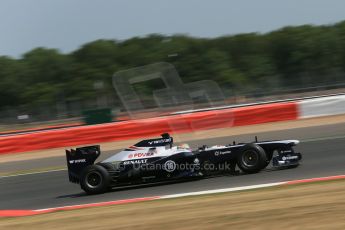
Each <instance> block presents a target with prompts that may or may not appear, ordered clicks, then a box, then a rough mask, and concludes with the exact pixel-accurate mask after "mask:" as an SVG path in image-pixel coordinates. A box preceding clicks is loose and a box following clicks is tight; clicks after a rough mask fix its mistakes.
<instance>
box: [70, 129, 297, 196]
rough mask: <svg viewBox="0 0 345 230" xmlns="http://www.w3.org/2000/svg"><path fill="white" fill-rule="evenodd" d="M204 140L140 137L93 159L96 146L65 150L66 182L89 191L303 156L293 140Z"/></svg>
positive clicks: (286, 163) (249, 169)
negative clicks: (194, 144) (197, 142)
mask: <svg viewBox="0 0 345 230" xmlns="http://www.w3.org/2000/svg"><path fill="white" fill-rule="evenodd" d="M255 139H256V140H255V142H252V143H238V144H236V143H235V142H233V144H229V145H224V146H222V145H217V146H212V147H208V146H206V145H204V146H202V147H200V148H198V149H197V150H194V151H193V150H191V149H190V148H189V146H188V145H187V144H182V145H179V146H173V138H172V137H171V136H170V135H169V134H167V133H166V134H162V135H161V138H157V139H148V140H142V141H140V142H139V143H137V144H135V145H133V146H131V147H128V148H126V149H124V150H123V151H121V152H119V153H116V154H114V155H113V156H111V157H109V158H108V159H105V160H103V161H101V162H98V163H96V164H94V162H95V160H96V159H97V158H98V157H99V155H100V153H101V151H100V146H99V145H94V146H87V147H81V148H77V149H75V150H74V149H71V150H66V158H67V166H68V175H69V181H70V182H72V183H79V184H80V186H81V188H82V189H83V190H84V191H85V192H86V193H88V194H97V193H103V192H106V191H107V190H109V189H110V188H112V187H119V186H126V185H134V184H141V183H149V182H159V181H165V180H178V179H192V178H202V177H205V176H209V175H212V174H214V173H236V172H237V173H239V170H236V169H235V168H236V166H237V167H238V168H239V169H240V170H241V171H242V172H243V173H257V172H259V171H261V170H262V169H264V168H266V167H267V166H268V165H269V163H270V162H271V161H272V165H273V167H278V168H282V167H284V168H285V167H296V166H298V164H299V162H300V160H301V159H302V156H301V154H300V153H296V152H294V150H293V146H295V145H297V144H298V143H299V141H297V140H283V141H263V142H258V141H257V138H255Z"/></svg>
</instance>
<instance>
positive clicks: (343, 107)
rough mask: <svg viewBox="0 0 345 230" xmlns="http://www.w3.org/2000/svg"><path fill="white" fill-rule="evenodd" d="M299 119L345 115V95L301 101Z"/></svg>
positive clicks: (299, 103)
mask: <svg viewBox="0 0 345 230" xmlns="http://www.w3.org/2000/svg"><path fill="white" fill-rule="evenodd" d="M297 103H298V108H299V118H300V119H301V118H308V117H319V116H327V115H337V114H345V95H340V96H330V97H323V98H315V99H308V100H303V101H299V102H297Z"/></svg>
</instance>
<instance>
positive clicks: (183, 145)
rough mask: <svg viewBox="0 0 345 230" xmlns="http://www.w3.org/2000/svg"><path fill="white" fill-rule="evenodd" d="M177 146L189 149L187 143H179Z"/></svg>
mask: <svg viewBox="0 0 345 230" xmlns="http://www.w3.org/2000/svg"><path fill="white" fill-rule="evenodd" d="M178 148H180V149H190V147H189V145H188V144H186V143H183V144H180V145H179V146H178Z"/></svg>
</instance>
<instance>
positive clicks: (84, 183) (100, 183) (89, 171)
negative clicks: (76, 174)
mask: <svg viewBox="0 0 345 230" xmlns="http://www.w3.org/2000/svg"><path fill="white" fill-rule="evenodd" d="M109 183H110V177H109V173H108V171H107V170H106V169H105V168H104V167H102V166H100V165H90V166H88V167H86V168H85V169H84V171H83V172H82V175H81V177H80V187H81V188H82V189H83V190H84V191H85V192H86V193H87V194H98V193H104V192H106V191H107V190H108V189H109Z"/></svg>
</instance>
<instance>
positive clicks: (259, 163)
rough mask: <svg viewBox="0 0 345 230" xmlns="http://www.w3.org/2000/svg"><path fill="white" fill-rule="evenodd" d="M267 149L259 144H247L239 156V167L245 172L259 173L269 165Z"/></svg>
mask: <svg viewBox="0 0 345 230" xmlns="http://www.w3.org/2000/svg"><path fill="white" fill-rule="evenodd" d="M267 161H268V159H267V156H266V153H265V150H264V149H263V148H261V147H260V146H259V145H257V144H246V145H245V146H243V148H242V149H241V153H240V154H239V156H238V158H237V165H238V167H239V168H240V169H241V170H242V171H243V172H245V173H257V172H259V171H260V170H262V169H263V168H265V167H266V166H267V165H266V163H267Z"/></svg>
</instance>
